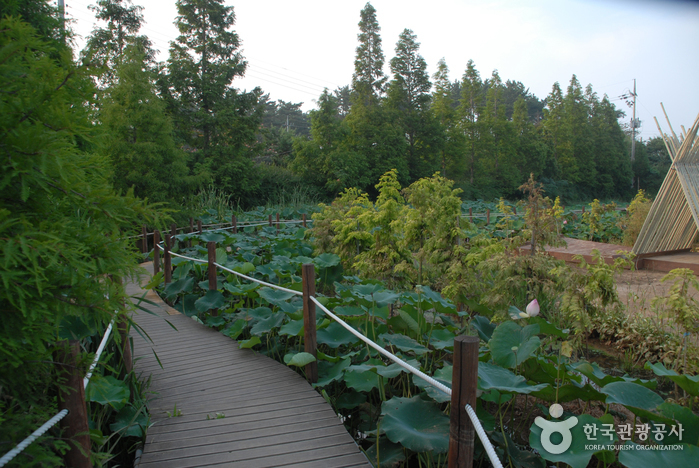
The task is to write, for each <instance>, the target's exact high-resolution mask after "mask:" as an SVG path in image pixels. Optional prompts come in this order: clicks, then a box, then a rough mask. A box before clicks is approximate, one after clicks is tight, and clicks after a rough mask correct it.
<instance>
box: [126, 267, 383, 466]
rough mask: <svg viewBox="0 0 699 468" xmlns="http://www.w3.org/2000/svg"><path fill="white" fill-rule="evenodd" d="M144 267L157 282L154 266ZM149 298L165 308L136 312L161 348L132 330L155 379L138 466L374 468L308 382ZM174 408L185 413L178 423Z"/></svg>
mask: <svg viewBox="0 0 699 468" xmlns="http://www.w3.org/2000/svg"><path fill="white" fill-rule="evenodd" d="M142 266H143V267H144V268H145V269H146V271H148V272H149V275H152V272H153V269H152V264H150V263H149V264H143V265H142ZM126 288H127V293H128V294H129V295H132V296H134V295H136V296H139V297H140V296H142V295H143V294H144V293H145V290H143V289H142V288H141V287H140V285H138V284H136V283H134V282H130V283H128V284H127V286H126ZM146 297H147V299H149V300H151V301H153V302H156V303H157V305H150V304H145V303H141V305H142V306H143V307H145V308H147V309H148V310H150V311H152V312H154V313H155V314H156V315H152V314H148V313H146V312H144V311H141V310H137V313H134V316H133V318H134V321H135V322H136V323H137V324H138V325H139V326H141V327H142V328H143V329H144V330H145V331H146V332H147V333H148V335H149V336H150V338H151V339H152V341H153V342H152V343H151V342H149V341H147V340H145V339H144V338H142V337H141V336H140V335H139V334H138V333H137V332H135V331H134V330H132V332H131V336H132V337H133V343H134V349H133V356H134V360H135V363H134V368H135V370H136V372H137V373H139V374H142V377H143V378H147V377H148V376H149V375H150V376H151V386H150V391H152V392H154V393H155V394H154V395H153V397H152V398H151V399H150V402H149V409H150V412H151V422H152V423H153V425H152V426H151V427H150V428H149V429H148V432H147V437H146V445H145V447H144V449H143V455H142V456H141V458H140V462H139V463H138V465H137V466H138V467H139V468H155V467H168V468H178V467H195V466H218V467H222V466H231V467H233V466H234V467H271V466H287V467H292V466H297V467H322V468H332V467H338V468H339V467H359V466H361V467H370V466H371V464H370V463H369V462H368V461H367V459H366V457H365V456H364V454H363V453H362V451H361V450H360V449H359V448H358V447H357V445H356V444H355V442H354V440H353V439H352V437H351V436H350V435H349V434H348V433H347V431H346V430H345V428H344V426H343V425H342V423H340V421H339V419H338V418H337V416H336V415H335V413H334V412H333V410H332V408H331V407H330V406H329V405H328V404H327V403H326V402H325V400H324V399H323V398H322V397H321V396H320V395H319V394H318V393H317V392H316V391H315V390H314V389H313V388H312V387H311V386H310V385H309V384H308V383H307V382H306V381H305V380H304V379H303V378H302V377H301V376H300V375H298V374H297V373H296V372H294V371H292V370H291V369H289V368H288V367H286V366H284V365H282V364H280V363H278V362H276V361H274V360H273V359H270V358H267V357H265V356H262V355H259V354H256V353H255V352H254V351H250V350H241V349H238V346H237V343H236V342H235V341H233V340H231V339H230V338H227V337H226V336H224V335H222V334H221V333H218V332H217V331H215V330H213V329H211V328H208V327H205V326H203V325H200V324H198V323H196V322H195V321H193V320H192V319H190V318H188V317H186V316H184V315H180V314H179V313H178V312H177V311H175V310H173V309H172V308H170V307H168V306H167V305H166V304H164V303H163V302H162V301H161V300H160V299H159V298H158V296H157V295H155V294H154V293H153V292H149V293H148V295H147V296H146ZM166 320H167V321H166ZM168 322H170V323H171V324H172V325H174V326H175V327H176V328H177V330H174V329H173V328H172V327H171V326H170V325H169V324H168ZM153 351H155V353H157V356H158V359H159V360H160V362H161V363H162V368H161V367H160V365H159V364H158V361H157V360H156V357H155V355H154V353H153ZM175 405H176V406H177V411H178V412H181V415H180V416H169V415H168V412H169V413H170V414H172V413H174V411H175ZM217 415H218V416H217ZM207 417H208V418H207Z"/></svg>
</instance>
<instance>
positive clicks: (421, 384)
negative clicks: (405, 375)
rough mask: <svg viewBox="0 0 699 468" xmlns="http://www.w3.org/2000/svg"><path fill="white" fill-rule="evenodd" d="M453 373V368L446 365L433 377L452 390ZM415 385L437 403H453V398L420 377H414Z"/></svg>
mask: <svg viewBox="0 0 699 468" xmlns="http://www.w3.org/2000/svg"><path fill="white" fill-rule="evenodd" d="M452 371H453V367H452V366H450V365H446V366H444V367H442V368H441V369H438V370H437V371H436V372H435V373H434V375H433V376H432V378H433V379H435V380H436V381H438V382H440V383H443V384H444V385H446V386H447V387H449V388H451V380H452ZM412 378H413V383H414V384H415V386H416V387H418V388H421V389H423V390H424V391H425V393H427V395H428V396H429V397H430V398H432V399H433V400H434V401H436V402H437V403H446V402H448V401H451V396H449V395H447V394H446V393H444V392H443V391H441V390H439V389H438V388H437V387H435V386H434V385H432V384H430V383H428V382H427V381H425V380H423V379H421V378H420V377H418V376H416V375H413V376H412Z"/></svg>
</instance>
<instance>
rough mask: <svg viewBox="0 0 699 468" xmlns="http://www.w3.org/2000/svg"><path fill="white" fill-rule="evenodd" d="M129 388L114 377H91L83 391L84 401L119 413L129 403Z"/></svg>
mask: <svg viewBox="0 0 699 468" xmlns="http://www.w3.org/2000/svg"><path fill="white" fill-rule="evenodd" d="M130 394H131V393H130V392H129V387H128V385H127V384H126V382H123V381H121V380H119V379H117V378H116V377H113V376H111V375H108V376H106V377H102V376H101V375H97V374H95V375H93V376H92V378H91V379H90V383H89V385H88V386H87V388H86V389H85V400H86V401H94V402H96V403H99V404H100V405H105V406H106V405H109V406H111V407H112V408H114V409H115V410H116V411H120V410H121V409H122V408H123V407H124V406H125V405H126V404H127V403H128V402H129V395H130Z"/></svg>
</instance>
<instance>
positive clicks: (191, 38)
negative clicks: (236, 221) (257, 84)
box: [162, 0, 263, 198]
mask: <svg viewBox="0 0 699 468" xmlns="http://www.w3.org/2000/svg"><path fill="white" fill-rule="evenodd" d="M177 11H178V13H179V15H178V16H177V19H176V24H177V27H178V29H179V31H180V36H179V37H178V38H177V41H175V42H172V43H171V45H170V58H169V59H168V62H167V72H168V75H167V77H166V79H165V80H164V82H163V84H164V86H162V88H163V89H162V92H163V94H164V95H166V96H167V97H168V102H169V105H170V109H171V112H172V114H173V116H175V119H176V120H175V124H176V129H177V131H178V135H179V137H180V138H181V140H182V141H183V142H184V143H185V144H186V145H187V147H189V148H190V150H191V152H192V156H193V157H192V160H191V163H192V164H193V168H194V171H195V173H197V174H207V175H209V176H210V177H211V178H212V179H213V182H214V184H215V185H216V186H218V187H220V188H222V189H223V190H225V191H227V192H228V193H231V194H233V195H234V197H235V198H241V197H243V198H244V197H245V196H246V195H247V194H248V193H250V192H251V191H253V190H254V189H255V187H256V186H257V184H258V181H257V179H256V177H255V174H254V171H253V163H252V156H253V154H254V149H251V147H254V143H255V139H256V134H257V129H258V127H259V123H260V119H261V117H262V113H263V107H262V106H259V105H258V102H259V99H260V97H261V91H260V90H259V88H255V90H253V91H252V92H250V93H241V92H239V91H238V90H236V89H235V88H233V87H232V86H231V84H232V82H233V80H234V78H236V77H237V76H242V75H243V74H244V72H245V68H246V62H245V60H244V59H243V57H242V56H241V55H240V52H239V51H238V47H239V46H240V41H239V39H238V35H237V34H236V33H235V32H234V31H233V30H232V28H233V25H234V24H235V14H234V12H233V7H229V6H225V5H224V2H223V0H178V1H177Z"/></svg>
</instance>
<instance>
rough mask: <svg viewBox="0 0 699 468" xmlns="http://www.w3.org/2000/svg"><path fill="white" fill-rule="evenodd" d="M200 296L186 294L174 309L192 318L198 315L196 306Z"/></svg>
mask: <svg viewBox="0 0 699 468" xmlns="http://www.w3.org/2000/svg"><path fill="white" fill-rule="evenodd" d="M199 297H200V296H199V294H185V295H184V296H183V297H182V299H180V300H179V301H177V303H176V304H175V306H174V308H175V310H177V311H178V312H179V313H181V314H183V315H186V316H187V317H191V316H193V315H196V314H197V308H196V306H195V304H196V302H197V300H198V299H199Z"/></svg>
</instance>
